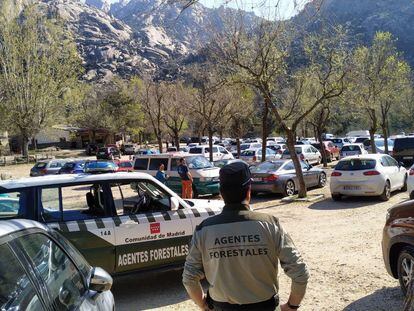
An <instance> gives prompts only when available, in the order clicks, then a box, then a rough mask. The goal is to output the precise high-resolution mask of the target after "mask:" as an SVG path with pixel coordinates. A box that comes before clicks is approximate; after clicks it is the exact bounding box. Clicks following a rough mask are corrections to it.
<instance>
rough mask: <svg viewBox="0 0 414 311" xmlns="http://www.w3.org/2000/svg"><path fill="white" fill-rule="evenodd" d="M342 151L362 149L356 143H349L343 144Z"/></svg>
mask: <svg viewBox="0 0 414 311" xmlns="http://www.w3.org/2000/svg"><path fill="white" fill-rule="evenodd" d="M341 151H361V148H360V147H359V146H355V145H348V146H343V147H342V149H341Z"/></svg>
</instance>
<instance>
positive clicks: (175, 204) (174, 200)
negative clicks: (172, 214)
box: [170, 197, 180, 211]
mask: <svg viewBox="0 0 414 311" xmlns="http://www.w3.org/2000/svg"><path fill="white" fill-rule="evenodd" d="M170 200H171V210H172V211H176V210H178V209H179V208H180V202H179V201H178V199H177V198H176V197H171V199H170Z"/></svg>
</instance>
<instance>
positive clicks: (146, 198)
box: [111, 180, 171, 216]
mask: <svg viewBox="0 0 414 311" xmlns="http://www.w3.org/2000/svg"><path fill="white" fill-rule="evenodd" d="M111 190H112V197H113V200H114V205H115V208H116V212H117V215H118V216H121V215H131V214H140V213H148V212H163V211H169V210H171V207H170V195H169V194H168V193H166V192H165V191H164V190H163V189H161V188H160V187H159V186H158V185H156V184H154V183H152V182H150V181H147V180H144V181H129V182H122V183H114V184H112V185H111Z"/></svg>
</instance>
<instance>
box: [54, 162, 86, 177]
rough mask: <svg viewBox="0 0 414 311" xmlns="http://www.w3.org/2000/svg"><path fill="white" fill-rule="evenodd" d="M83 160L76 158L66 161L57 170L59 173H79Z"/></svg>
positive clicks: (83, 163) (81, 171) (83, 165)
mask: <svg viewBox="0 0 414 311" xmlns="http://www.w3.org/2000/svg"><path fill="white" fill-rule="evenodd" d="M84 167H85V160H76V161H69V162H66V163H65V165H63V167H62V168H61V169H60V170H59V174H80V173H83V169H84Z"/></svg>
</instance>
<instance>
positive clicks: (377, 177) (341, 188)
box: [330, 154, 407, 201]
mask: <svg viewBox="0 0 414 311" xmlns="http://www.w3.org/2000/svg"><path fill="white" fill-rule="evenodd" d="M330 188H331V195H332V199H334V200H340V199H341V197H342V196H343V195H347V196H380V197H381V199H382V200H384V201H387V200H388V199H389V198H390V195H391V192H393V191H396V190H402V191H405V190H406V189H407V170H406V169H405V168H404V167H403V166H402V165H400V164H399V163H398V162H397V161H396V160H395V159H394V158H392V157H390V156H389V155H386V154H385V155H384V154H370V155H359V156H351V157H347V158H345V159H342V160H340V161H339V162H338V164H337V165H336V166H335V169H334V171H333V172H332V174H331V183H330Z"/></svg>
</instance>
